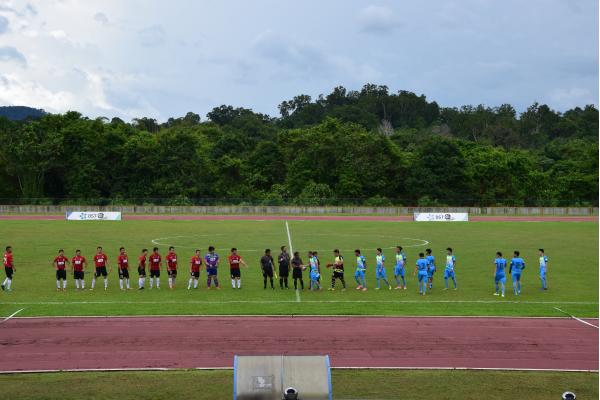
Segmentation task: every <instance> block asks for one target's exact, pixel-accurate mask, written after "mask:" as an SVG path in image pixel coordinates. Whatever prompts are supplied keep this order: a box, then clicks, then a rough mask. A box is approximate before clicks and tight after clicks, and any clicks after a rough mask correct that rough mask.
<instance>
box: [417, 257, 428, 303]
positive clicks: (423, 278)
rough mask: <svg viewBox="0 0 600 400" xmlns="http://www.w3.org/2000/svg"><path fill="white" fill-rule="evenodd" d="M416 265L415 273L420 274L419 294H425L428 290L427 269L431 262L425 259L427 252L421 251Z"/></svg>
mask: <svg viewBox="0 0 600 400" xmlns="http://www.w3.org/2000/svg"><path fill="white" fill-rule="evenodd" d="M416 265H417V266H416V268H415V273H418V274H419V275H418V278H419V294H421V295H423V296H425V293H426V292H427V269H428V268H429V263H428V262H427V260H426V259H425V254H423V253H419V258H418V259H417V263H416Z"/></svg>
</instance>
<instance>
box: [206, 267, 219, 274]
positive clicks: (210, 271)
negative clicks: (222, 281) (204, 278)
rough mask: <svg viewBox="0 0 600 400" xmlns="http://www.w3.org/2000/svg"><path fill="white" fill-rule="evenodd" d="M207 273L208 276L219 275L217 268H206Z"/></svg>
mask: <svg viewBox="0 0 600 400" xmlns="http://www.w3.org/2000/svg"><path fill="white" fill-rule="evenodd" d="M206 274H207V275H208V276H217V269H216V268H206Z"/></svg>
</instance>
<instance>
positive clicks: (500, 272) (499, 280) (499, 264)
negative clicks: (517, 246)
mask: <svg viewBox="0 0 600 400" xmlns="http://www.w3.org/2000/svg"><path fill="white" fill-rule="evenodd" d="M494 266H495V267H496V271H495V273H494V284H495V285H496V293H494V296H498V284H500V285H501V287H502V297H504V284H505V283H506V272H505V271H506V258H503V257H502V252H500V251H498V252H496V259H495V260H494Z"/></svg>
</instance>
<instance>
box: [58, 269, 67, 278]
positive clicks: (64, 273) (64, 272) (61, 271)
mask: <svg viewBox="0 0 600 400" xmlns="http://www.w3.org/2000/svg"><path fill="white" fill-rule="evenodd" d="M56 279H57V280H58V279H64V280H67V270H65V269H57V270H56Z"/></svg>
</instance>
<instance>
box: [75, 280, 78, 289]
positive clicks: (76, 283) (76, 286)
mask: <svg viewBox="0 0 600 400" xmlns="http://www.w3.org/2000/svg"><path fill="white" fill-rule="evenodd" d="M75 289H79V279H75Z"/></svg>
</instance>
